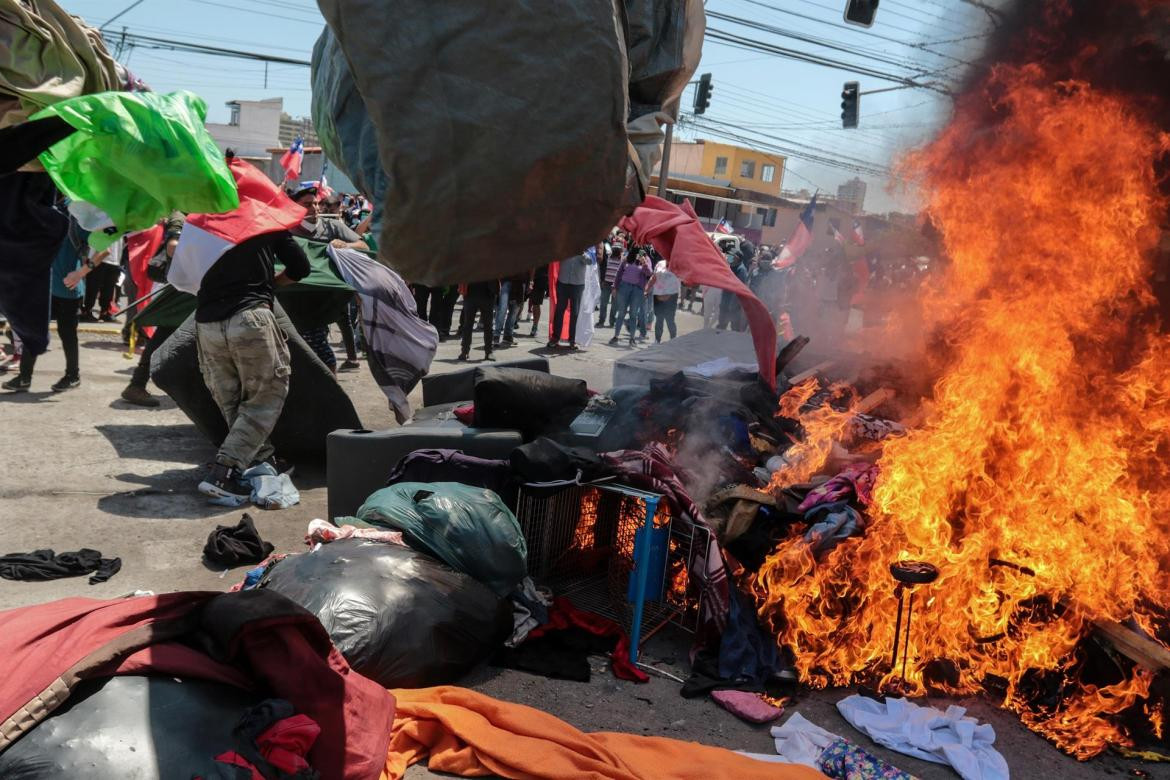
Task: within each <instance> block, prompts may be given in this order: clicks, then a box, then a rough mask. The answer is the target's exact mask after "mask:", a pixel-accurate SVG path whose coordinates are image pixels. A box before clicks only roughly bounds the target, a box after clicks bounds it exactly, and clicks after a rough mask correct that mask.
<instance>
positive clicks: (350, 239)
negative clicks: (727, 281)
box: [0, 182, 925, 496]
mask: <svg viewBox="0 0 1170 780" xmlns="http://www.w3.org/2000/svg"><path fill="white" fill-rule="evenodd" d="M287 194H288V195H289V197H290V198H291V200H292V201H293V202H295V203H296V204H298V205H300V206H301V207H303V208H304V209H305V217H304V219H303V221H302V222H301V223H300V224H299V225H296V226H294V227H293V228H292V229H290V230H288V231H280V232H277V233H265V234H263V235H261V236H257V237H256V238H253V239H249V240H247V241H244V242H243V243H241V244H239V245H238V246H235V247H233V248H232V249H230V250H228V251H227V252H226V253H225V254H224V255H223V257H221V258H220V259H219V261H217V262H216V263H215V264H214V265H213V266H212V267H211V268H210V270H209V271H208V272H207V273H206V275H205V276H204V278H203V280H202V286H201V287H200V288H199V291H198V294H197V296H196V299H197V300H196V308H195V322H196V331H197V338H198V345H199V360H200V369H201V372H202V375H203V378H204V381H205V383H206V385H207V387H208V389H209V391H210V392H211V394H212V396H213V398H214V399H215V401H216V403H217V405H218V406H219V407H220V409H221V411H222V412H223V414H224V418H225V420H226V421H227V422H228V425H229V429H230V432H229V434H228V437H227V439H226V440H225V441H224V443H223V444H222V445H221V447H220V451H219V453H218V455H217V458H216V464H215V466H214V468H213V470H212V473H210V474H209V475H208V477H207V479H205V480H204V481H203V482H202V483H201V484H200V489H201V490H202V491H203V492H205V493H208V494H210V495H213V496H227V495H241V494H243V493H244V492H246V491H248V490H250V487H248V486H247V484H246V483H245V482H244V481H243V480H242V475H243V473H244V472H245V471H246V470H248V469H249V468H251V467H253V466H255V465H256V464H257V463H260V462H266V461H271V462H273V463H274V467H275V461H274V458H275V454H274V452H273V450H272V447H271V444H269V443H268V435H269V433H270V432H271V430H272V427H273V426H274V425H275V422H276V419H277V417H279V414H280V411H281V409H282V408H283V403H284V398H285V395H286V394H287V392H288V382H289V372H290V366H289V353H288V346H287V344H286V340H285V338H284V336H283V334H282V333H281V331H280V329H279V327H278V326H277V324H276V320H275V318H274V314H273V300H274V292H275V289H276V288H277V287H278V286H281V285H284V284H291V283H293V282H295V281H297V280H299V279H302V278H304V277H305V276H306V275H307V274H308V273H309V271H310V267H309V262H308V260H307V258H306V255H305V253H304V251H303V250H302V248H301V247H300V245H298V244H297V243H296V242H295V241H294V240H293V237H294V236H296V237H300V238H302V239H307V240H309V241H319V242H323V243H327V244H330V245H332V246H334V247H338V248H344V249H355V250H362V251H374V250H376V237H375V236H374V235H373V234H372V233H371V232H370V204H369V202H368V201H366V200H365V199H364V198H362V197H361V196H355V195H338V194H335V193H332V192H330V191H328V190H325V189H323V188H321V187H320V186H318V185H317V184H316V183H312V182H310V183H304V184H303V185H301V186H298V187H295V188H294V189H291V190H289V191H287ZM61 208H62V210H63V211H65V204H64V203H62V204H61ZM66 213H67V212H66ZM183 224H184V221H183V217H182V215H181V214H178V213H176V214H174V215H172V216H171V217H170V218H169V219H167V220H164V222H163V224H162V226H161V227H162V229H163V231H164V237H163V240H162V241H161V242H160V243H159V245H158V249H157V252H156V254H155V256H154V257H152V258H151V259H150V261H149V263H148V266H147V273H148V275H149V277H150V280H151V285H152V287H153V291H154V292H157V291H158V290H159V289H160V287H161V286H162V283H163V282H164V281H165V279H166V276H167V268H168V264H169V262H170V260H171V258H173V256H174V253H175V249H176V246H177V245H178V241H179V238H180V235H181V233H182V230H183ZM126 244H127V241H126V240H124V239H119V240H118V241H115V242H113V244H111V245H110V246H109V247H108V248H106V249H103V250H102V251H100V252H93V251H91V250H90V246H89V234H88V233H87V232H86V231H85V230H84V229H83V228H82V227H81V226H80V225H79V224H78V223H77V221H76V220H73V219H72V218H70V227H69V230H68V234H67V236H66V238H65V240H64V241H63V242H62V243H61V245H60V248H59V250H58V252H57V256H56V259H55V261H54V263H53V266H52V271H51V289H52V297H51V301H50V307H51V313H52V319H53V321H54V322H55V323H56V329H57V337H58V340H59V342H60V344H61V349H62V351H63V353H64V357H65V371H64V374H63V376H62V377H61V378H60V379H58V380H57V381H56V382H54V383H53V384H52V385H51V389H52V390H53V391H54V392H63V391H66V390H70V389H73V388H76V387H78V386H79V385H80V383H81V366H80V355H79V348H78V329H79V325H80V324H81V323H89V322H115V321H116V317H115V315H116V314H117V313H119V311H118V307H119V306H121V307H123V308H125V309H127V310H130V309H132V307H131V306H127V302H131V301H133V300H134V299H135V297H139V298H141V297H143V296H147V295H149V294H150V293H151V292H152V290H139V289H135V286H134V283H133V274H131V273H130V269H129V266H128V262H129V258H128V254H129V253H128V250H127V246H126ZM716 244H717V246H719V248H720V249H721V250H722V251H723V252H724V255H725V258H726V260H727V263H728V266H729V268H730V269H731V271H732V272H733V273H734V274H735V276H736V277H737V278H739V279H740V280H741V281H742V282H743V283H744V284H746V285H747V286H748V287H749V288H750V289H751V290H752V291H753V292H754V293H755V294H756V296H757V297H758V298H759V299H760V300H761V301H763V303H764V304H765V306H766V307H767V309H768V311H769V312H770V313H771V315H772V319H773V323H774V325H775V327H776V328H777V332H778V333H780V334H781V336H782V337H784V336H789V335H790V333H791V329H792V323H793V320H795V321H796V322H797V323H798V327H799V328H800V329H801V332H803V333H809V334H813V333H815V334H816V335H817V336H819V337H822V338H824V339H826V340H827V341H828V342H830V343H831V342H832V341H833V340H834V339H836V338H839V337H840V336H841V334H842V333H843V332H844V330H845V327H846V325H847V321H848V319H849V316H850V313H851V312H854V311H858V310H860V312H861V316H862V318H863V322H864V324H866V325H869V324H873V323H876V322H880V321H881V320H882V319H883V318H884V317H885V316H886V315H887V314H888V312H889V308H890V306H889V301H890V300H892V295H893V294H894V293H896V292H898V291H899V290H902V289H903V288H905V289H911V288H912V287H914V286H916V285H917V283H918V281H919V279H920V278H921V275H922V273H923V272H924V271H925V267H924V266H921V265H918V264H915V263H907V262H903V263H902V264H900V265H893V264H883V263H882V262H881V261H880V260H878V259H876V258H866V259H864V260H861V261H854V262H853V263H852V264H850V263H848V262H846V260H845V253H844V252H834V251H832V250H828V251H826V252H825V253H824V255H823V256H821V257H806V258H804V259H803V260H802V261H801V262H800V263H797V264H794V265H788V266H787V267H783V268H781V267H780V264H779V263H778V262H777V258H778V257H780V255H781V247H776V246H766V245H765V246H760V247H756V246H754V245H753V244H752V243H751V242H750V241H747V240H743V239H741V238H740V237H738V236H721V237H718V238H717V240H716ZM278 268H280V269H281V270H279V271H277V269H278ZM407 281H408V282H409V280H407ZM863 290H865V291H867V292H868V294H867V295H866V296H865V298H864V301H862V295H861V293H862V291H863ZM410 291H411V293H412V294H413V296H414V300H415V305H416V308H417V315H418V316H419V317H420V318H422V319H423V320H424V321H426V322H429V323H430V324H431V325H432V326H433V327H434V328H435V329H436V331H437V332H438V338H439V339H440V340H441V341H447V340H449V339H453V338H458V339H459V344H460V352H459V356H458V359H459V360H468V359H469V357H470V351H471V346H472V342H473V340H474V336H475V333H476V331H477V330H480V331H481V332H482V334H483V348H484V353H485V354H484V358H485V359H486V360H489V361H490V360H494V358H495V352H496V350H497V349H500V348H502V347H510V346H513V345H515V344H516V343H517V340H518V339H519V338H522V337H523V336H524V335H527V337H528V338H531V339H535V340H537V344H538V345H539V343H540V342H542V341H543V342H544V346H545V347H546V348H548V349H553V350H555V349H558V348H560V347H561V346H562V342H564V345H565V347H567V349H568V350H570V351H575V350H578V349H580V348H581V347H587V346H589V345H590V344H591V343H592V341H593V339H594V334H595V332H596V331H597V330H598V329H606V330H610V329H611V330H612V333H611V334H610V338H609V339H608V343H609V344H610V345H619V344H621V343H622V342H623V340H624V341H625V344H627V345H628V346H629V347H633V348H636V347H638V346H639V345H640V344H643V343H646V342H647V341H648V340H649V337H650V334H651V333H653V337H654V341H655V342H656V343H658V342H661V341H662V339H663V338H664V337H667V338H670V339H673V338H675V337H676V336H677V335H678V325H677V323H676V314H677V312H678V311H679V310H684V309H685V310H686V311H687V312H694V311H695V306H696V304H698V306H699V313H700V314H701V315H702V317H703V320H704V326H705V327H711V328H717V329H731V330H739V331H742V330H745V329H746V328H747V323H746V318H745V316H744V312H743V310H742V308H741V306H740V303H739V299H738V298H737V297H736V296H734V295H730V294H723V293H721V291H720V290H718V289H714V288H702V289H699V288H695V287H688V286H686V285H684V284H683V283H682V280H680V279H679V277H678V276H677V275H676V274H675V273H673V272H672V271H671V268H670V262H669V260H668V259H667V258H664V257H662V256H661V255H659V254H658V252H656V251H655V250H654V248H653V247H651V246H647V245H638V244H636V243H634V242H633V241H632V240H631V237H630V236H629V235H628V234H626V233H624V232H623V231H621V230H620V229H617V228H615V229H614V230H613V231H612V232H611V233H610V235H609V236H608V237H607V238H606V240H605V241H603V242H600V243H598V244H597V245H595V246H591V247H588V248H586V249H585V250H584V251H582V252H581V253H579V254H577V255H574V256H572V257H569V258H564V259H561V260H559V261H554V262H551V263H549V264H547V265H544V266H541V267H538V268H535V269H532V270H530V271H526V272H522V273H518V274H515V275H513V276H510V277H507V278H502V279H495V280H490V281H477V282H470V283H467V284H460V285H447V286H427V285H424V284H411V285H410ZM884 293H890V294H889V295H886V294H884ZM546 300H547V301H548V303H546ZM460 302H461V303H462V305H461V306H459V304H460ZM95 306H96V307H97V308H96V309H95ZM457 307H458V308H459V309H460V316H459V319H458V324H457V325H455V317H454V313H455V310H456V308H457ZM546 311H547V312H548V318H549V320H548V322H547V323H545V324H544V325H543V326H542V324H541V318H542V315H543V314H544V312H546ZM359 316H360V309H359V306H358V305H357V300H356V296H355V297H354V299H353V300H351V301H350V302H349V303H348V304H346V305H343V306H341V307H340V309H339V310H338V312H337V315H336V319H335V320H334V321H333V323H332V325H324V326H319V327H313V328H304V329H302V330H301V331H300V335H301V336H302V338H303V339H304V341H305V342H306V344H307V345H308V346H309V347H310V348H311V349H312V350H313V352H314V353H315V354H316V355H317V356H318V357H319V358H320V360H321V362H322V363H324V364H325V365H326V366H327V367H328V368H329V369H330V370H331V371H333V372H335V373H336V372H339V371H341V372H345V371H356V370H358V369H360V367H361V365H362V363H361V360H360V359H359V351H364V345H363V344H362V343H361V329H360V327H358V326H359V325H360V322H359ZM595 318H596V319H595ZM127 320H128V322H127V323H126V326H125V327H124V328H123V339H124V340H125V341H126V342H127V343H130V344H133V343H134V339H135V336H137V335H138V334H137V332H136V331H135V329H136V327H137V326H136V325H134V324H133V321H132V318H131V317H127ZM551 323H559V325H558V327H553V326H552V325H551ZM522 325H525V326H528V330H527V333H526V334H524V333H523V332H522V331H523V328H522V327H521V326H522ZM332 326H336V327H337V328H338V330H339V332H340V339H341V342H342V344H343V345H344V350H345V359H344V361H342V362H340V363H339V362H338V359H337V355H336V353H335V351H334V348H333V346H332V344H331V328H332ZM453 326H454V330H453ZM173 332H174V328H168V327H161V326H160V327H156V328H154V329H153V333H151V334H149V337H148V338H146V334H143V336H144V338H143V340H144V341H145V346H144V347H143V349H142V352H141V355H140V356H139V359H138V363H137V365H136V367H135V370H134V372H133V376H132V378H131V380H130V382H129V384H128V385H127V387H126V388H125V389H124V390H123V391H122V394H121V398H122V399H123V400H124V401H126V402H128V403H130V404H134V405H138V406H144V407H154V406H158V405H159V399H158V398H157V397H155V396H152V395H151V394H150V393H149V392H148V391H147V382H148V380H149V376H150V362H151V356H152V355H153V353H154V351H155V350H156V349H157V348H158V347H159V345H161V344H162V343H163V342H164V341H166V339H167V338H169V337H170V336H171V334H172V333H173ZM8 338H9V341H8V344H7V349H3V348H0V373H11V374H13V376H11V377H9V378H8V379H7V380H6V381H4V382H3V383H2V384H0V387H3V389H5V390H8V391H13V392H20V391H25V390H28V389H29V388H30V387H31V386H32V379H33V373H34V370H35V367H36V363H37V360H36V356H35V355H31V354H28V355H24V354H22V350H21V347H20V344H19V341H17V340H16V338H15V334H13V333H12V332H11V330H10V329H9V333H8Z"/></svg>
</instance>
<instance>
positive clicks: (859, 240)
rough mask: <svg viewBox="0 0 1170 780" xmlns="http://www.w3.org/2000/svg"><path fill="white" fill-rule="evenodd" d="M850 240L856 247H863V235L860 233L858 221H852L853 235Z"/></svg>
mask: <svg viewBox="0 0 1170 780" xmlns="http://www.w3.org/2000/svg"><path fill="white" fill-rule="evenodd" d="M850 238H852V239H853V243H855V244H857V245H858V246H865V233H863V232H862V231H861V222H860V221H859V220H856V219H855V220H853V235H852V236H850Z"/></svg>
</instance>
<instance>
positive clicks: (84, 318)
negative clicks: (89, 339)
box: [77, 311, 98, 322]
mask: <svg viewBox="0 0 1170 780" xmlns="http://www.w3.org/2000/svg"><path fill="white" fill-rule="evenodd" d="M77 321H78V322H97V321H98V319H97V317H95V316H93V312H91V311H87V312H83V313H82V314H81V316H80V317H78V318H77Z"/></svg>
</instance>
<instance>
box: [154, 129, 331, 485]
mask: <svg viewBox="0 0 1170 780" xmlns="http://www.w3.org/2000/svg"><path fill="white" fill-rule="evenodd" d="M228 154H229V159H228V164H229V166H230V167H231V171H232V175H233V176H234V177H235V179H236V186H237V188H238V190H239V194H240V206H239V208H237V209H236V210H234V211H230V212H228V213H226V214H192V215H190V216H188V218H187V224H186V226H185V227H184V228H183V233H182V235H181V236H180V238H179V245H178V247H176V249H175V256H174V259H173V260H172V261H171V267H170V270H169V272H168V274H167V280H168V281H169V282H170V283H171V284H172V285H173V286H174V287H176V288H178V289H179V290H182V291H184V292H191V293H194V294H195V296H196V308H195V333H196V339H197V342H196V343H197V346H198V349H199V369H200V371H201V372H202V374H203V381H204V382H205V383H206V384H207V389H208V390H209V391H210V392H211V396H212V398H213V399H215V403H216V405H217V406H218V407H219V409H220V411H221V412H223V417H224V420H225V421H226V422H227V425H228V434H227V437H226V438H225V439H224V440H223V443H222V444H221V445H220V447H219V452H217V453H216V456H215V463H214V464H213V465H212V467H211V470H210V472H209V473H208V474H207V476H206V478H205V479H204V480H203V481H202V482H200V483H199V490H200V492H202V493H204V494H206V495H209V496H213V497H216V498H227V497H233V496H248V495H251V493H252V487H251V485H249V484H248V483H246V482H245V481H243V478H242V475H243V472H244V471H245V470H246V469H248V468H249V467H251V466H252V465H253V464H255V463H257V462H258V461H269V462H272V461H274V460H275V452H274V451H273V448H272V444H271V443H270V442H269V441H268V436H269V434H270V433H272V429H273V428H274V427H275V426H276V421H277V419H278V418H279V417H280V413H281V411H282V410H283V409H284V400H285V397H286V396H287V395H288V385H289V374H290V370H291V368H290V362H289V352H288V344H287V343H286V341H285V335H284V333H283V332H282V331H281V329H280V327H279V326H278V325H277V324H276V317H275V315H274V314H273V312H272V304H273V293H274V290H275V287H276V285H284V284H291V283H292V282H295V281H298V280H300V279H303V278H304V277H306V276H308V274H309V270H310V268H309V259H308V258H307V257H306V256H305V253H304V251H303V250H302V249H301V248H300V247H299V246H298V245H297V243H296V242H295V241H293V238H292V235H291V234H290V233H289V228H290V227H292V226H293V225H297V224H299V223H300V221H301V220H302V219H303V218H304V214H305V210H304V209H303V208H301V207H299V206H297V205H296V204H295V203H293V202H292V201H291V200H289V199H288V197H287V196H286V195H285V194H284V193H283V192H280V191H279V190H278V189H277V188H276V186H275V185H274V184H273V183H272V182H271V181H269V180H268V177H267V176H265V175H264V174H263V173H261V172H260V171H259V170H257V169H256V168H255V167H253V166H251V165H249V164H248V163H246V162H244V161H243V160H240V159H238V158H235V157H231V156H230V155H231V153H230V152H229V153H228ZM277 262H279V263H281V264H282V265H284V270H283V271H282V272H281V273H280V274H279V275H277V274H276V271H275V266H276V263H277ZM273 465H274V466H275V465H276V464H275V463H273ZM280 470H281V469H280V468H279V467H277V471H280Z"/></svg>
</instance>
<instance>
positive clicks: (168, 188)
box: [32, 92, 239, 250]
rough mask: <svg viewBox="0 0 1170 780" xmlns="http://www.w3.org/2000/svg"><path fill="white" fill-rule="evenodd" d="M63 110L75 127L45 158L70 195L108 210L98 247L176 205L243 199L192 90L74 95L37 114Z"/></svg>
mask: <svg viewBox="0 0 1170 780" xmlns="http://www.w3.org/2000/svg"><path fill="white" fill-rule="evenodd" d="M49 117H59V118H61V119H63V120H64V121H65V122H67V123H68V124H69V125H70V126H71V127H73V128H75V129H76V131H77V132H75V133H73V134H72V135H70V136H68V137H66V138H65V139H63V140H61V141H58V142H57V143H55V144H54V145H53V146H51V147H49V149H48V150H47V151H45V152H44V153H42V154H41V156H40V161H41V163H42V164H43V165H44V166H45V170H46V171H47V172H48V174H49V176H51V177H52V178H53V181H54V182H55V183H56V185H57V187H58V188H59V189H60V190H61V192H63V193H65V194H66V195H67V196H68V197H70V198H72V199H74V200H79V201H85V202H86V203H89V204H92V205H94V206H96V207H97V208H98V209H100V210H101V211H102V212H104V215H105V217H106V218H107V219H108V222H109V223H110V224H109V226H108V227H106V228H105V229H104V230H97V229H95V228H96V227H97V226H96V225H84V227H86V228H87V229H91V230H93V232H92V233H91V234H90V245H91V246H92V247H93V248H94V249H95V250H102V249H105V248H106V247H107V246H109V245H110V244H111V243H112V242H113V241H114V240H115V239H116V238H117V237H118V236H119V235H121V234H122V233H125V232H127V231H133V230H144V229H146V228H149V227H151V226H153V225H155V224H156V223H157V222H158V221H159V220H161V219H163V218H164V217H167V216H169V215H170V214H171V212H173V211H184V212H206V213H211V214H214V213H219V212H224V211H231V210H232V209H234V208H236V207H237V206H238V205H239V198H238V197H237V195H236V184H235V181H234V180H233V178H232V173H231V172H230V171H229V170H228V166H227V164H226V163H225V162H224V158H223V155H222V154H221V153H220V151H219V148H218V147H217V146H216V145H215V141H214V140H213V139H212V137H211V135H210V134H209V133H208V132H207V129H206V128H205V127H204V124H203V123H204V120H205V119H206V118H207V104H206V103H204V102H203V99H202V98H200V97H199V96H198V95H195V94H194V93H192V92H174V93H171V94H168V95H163V94H159V93H157V92H143V93H130V92H103V93H100V94H96V95H83V96H81V97H76V98H71V99H69V100H64V101H61V102H59V103H55V104H54V105H52V106H49V107H48V108H46V109H44V110H43V111H41V112H39V113H37V114H35V115H34V116H33V117H32V118H33V120H39V119H45V118H49Z"/></svg>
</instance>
